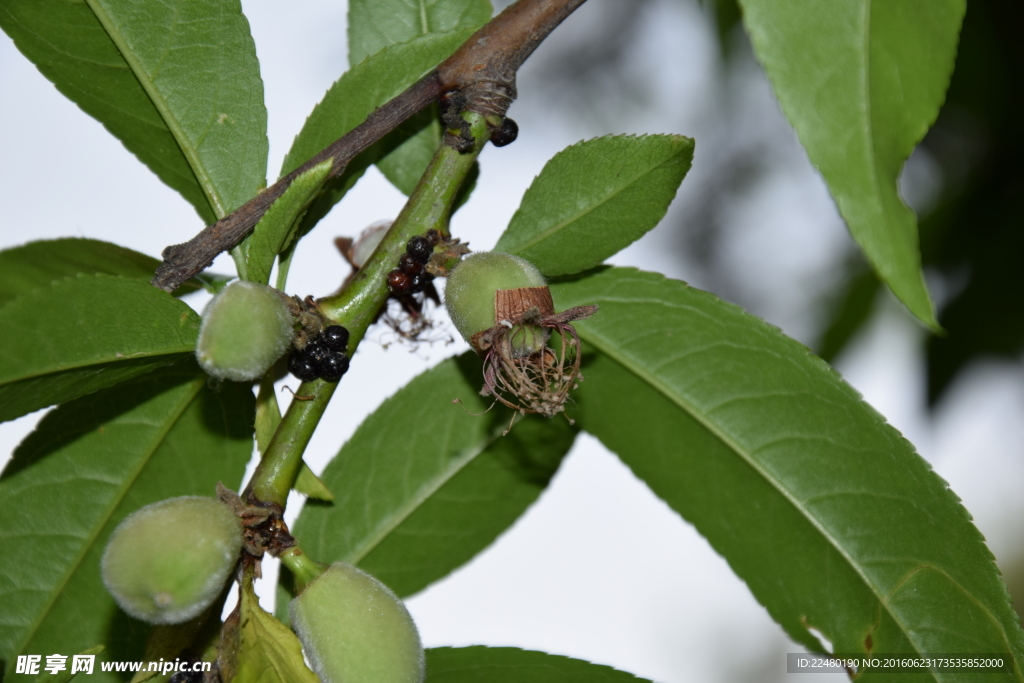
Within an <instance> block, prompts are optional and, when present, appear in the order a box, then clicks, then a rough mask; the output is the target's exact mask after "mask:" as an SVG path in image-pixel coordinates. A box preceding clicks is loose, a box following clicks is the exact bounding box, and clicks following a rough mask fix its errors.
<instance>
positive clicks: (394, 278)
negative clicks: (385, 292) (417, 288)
mask: <svg viewBox="0 0 1024 683" xmlns="http://www.w3.org/2000/svg"><path fill="white" fill-rule="evenodd" d="M411 286H412V278H411V277H409V276H408V275H406V274H405V273H403V272H402V271H400V270H399V269H398V268H395V269H394V270H392V271H391V272H390V273H388V287H389V288H390V289H391V292H392V293H393V294H405V293H406V292H408V291H409V288H410V287H411Z"/></svg>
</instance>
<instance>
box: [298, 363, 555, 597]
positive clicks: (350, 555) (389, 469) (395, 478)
mask: <svg viewBox="0 0 1024 683" xmlns="http://www.w3.org/2000/svg"><path fill="white" fill-rule="evenodd" d="M479 390H480V361H479V360H477V358H476V357H475V356H472V355H470V354H467V355H465V356H461V357H459V358H458V359H453V360H446V361H444V362H443V363H441V364H440V365H438V366H437V367H435V368H434V369H432V370H429V371H428V372H425V373H423V374H422V375H420V376H419V377H417V378H416V379H414V380H413V381H412V382H411V383H409V384H408V385H407V386H405V387H404V388H403V389H401V390H400V391H399V392H398V393H397V394H395V395H394V396H392V397H391V398H389V399H388V400H387V401H385V402H384V404H383V405H381V407H380V408H378V409H377V411H376V412H374V413H373V414H372V415H371V416H370V417H369V418H367V419H366V421H365V422H363V424H362V425H360V427H359V429H358V430H357V431H356V433H355V434H354V435H353V436H352V438H351V439H349V441H348V443H346V444H345V446H344V447H343V448H342V449H341V452H340V453H338V455H337V457H336V458H335V459H334V460H333V461H331V463H330V464H329V465H328V466H327V469H326V470H325V471H324V473H323V475H322V477H323V481H324V483H325V484H326V485H327V487H328V488H330V489H331V491H333V492H334V496H335V499H334V502H333V503H330V504H328V503H319V502H314V501H310V502H309V503H307V504H306V507H305V508H304V509H303V511H302V514H301V515H300V516H299V520H298V522H297V523H296V525H295V534H296V536H297V537H298V538H301V539H302V546H303V548H304V549H305V550H306V552H308V553H309V555H310V556H311V557H314V558H316V559H317V560H318V561H320V562H336V561H339V560H343V561H345V562H350V563H352V564H358V565H359V566H360V567H362V568H363V569H365V570H366V571H368V572H370V573H371V574H373V575H374V576H376V577H378V578H379V579H380V580H382V581H383V582H384V583H386V584H387V585H388V586H390V587H391V588H392V589H393V590H394V591H395V592H397V593H398V594H399V595H409V594H411V593H415V592H416V591H418V590H420V589H422V588H424V587H426V586H427V585H429V584H430V583H431V582H433V581H436V580H437V579H439V578H441V577H443V576H445V575H446V574H448V573H449V572H450V571H452V570H453V569H455V568H456V567H458V566H459V565H461V564H463V563H465V562H467V561H468V560H469V559H471V558H472V557H473V556H474V555H475V554H476V553H478V552H480V551H481V550H483V549H484V548H485V547H487V546H488V545H489V544H490V543H491V542H492V541H493V540H494V539H495V538H496V537H497V536H498V534H500V533H501V532H502V531H504V530H505V529H507V528H508V527H509V526H510V525H511V524H512V523H513V522H514V521H515V520H516V519H518V518H519V516H520V515H521V514H522V513H523V512H524V511H525V510H526V508H527V507H529V506H530V504H531V503H533V501H535V500H536V499H537V496H538V495H540V492H541V491H543V490H544V487H545V486H546V485H547V483H548V481H549V480H550V479H551V476H552V475H553V474H554V472H555V470H556V469H557V468H558V465H559V463H560V462H561V459H562V456H564V455H565V453H566V452H567V451H568V450H569V447H570V446H571V445H572V442H573V439H574V438H575V430H573V429H572V428H571V427H570V426H569V425H568V423H567V422H566V421H565V420H544V419H541V418H537V417H529V418H526V419H522V420H521V421H519V422H517V423H516V424H515V425H514V426H513V427H512V430H511V432H510V433H509V434H508V436H505V437H502V433H503V432H504V431H505V430H506V429H508V426H509V420H510V419H511V414H510V413H508V412H507V411H504V410H502V411H499V410H497V409H495V410H493V411H492V412H490V413H487V414H486V415H481V414H480V413H484V411H486V410H487V408H488V405H489V403H488V402H486V401H484V400H483V399H482V398H481V397H480V396H479V394H478V392H479ZM455 399H459V400H461V402H462V404H461V405H453V403H452V401H453V400H455Z"/></svg>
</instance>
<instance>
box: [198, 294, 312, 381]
mask: <svg viewBox="0 0 1024 683" xmlns="http://www.w3.org/2000/svg"><path fill="white" fill-rule="evenodd" d="M293 324H294V317H293V316H292V314H291V311H290V310H289V308H288V304H287V300H286V298H285V297H284V296H282V295H281V294H280V292H278V291H277V290H276V289H274V288H272V287H267V286H266V285H261V284H259V283H258V282H244V281H238V282H232V283H231V284H230V285H228V286H227V287H225V288H224V289H223V290H221V292H220V293H218V294H217V296H215V297H214V298H213V300H212V301H210V303H209V304H208V305H207V306H206V309H205V310H204V311H203V324H202V326H201V327H200V328H199V339H198V341H197V342H196V359H197V360H198V361H199V364H200V365H201V366H202V367H203V370H206V372H207V373H209V374H210V375H212V376H213V377H216V378H217V379H230V380H234V381H236V382H249V381H252V380H254V379H259V377H261V376H262V375H263V373H265V372H266V371H267V369H268V368H269V367H270V366H271V365H273V363H274V361H276V360H277V359H278V358H280V357H281V356H282V355H284V352H285V351H286V350H287V349H288V347H289V345H290V344H291V340H292V336H293Z"/></svg>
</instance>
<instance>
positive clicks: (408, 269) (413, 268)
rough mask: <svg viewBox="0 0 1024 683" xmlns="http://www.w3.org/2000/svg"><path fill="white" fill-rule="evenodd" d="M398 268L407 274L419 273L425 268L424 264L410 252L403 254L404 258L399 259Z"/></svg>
mask: <svg viewBox="0 0 1024 683" xmlns="http://www.w3.org/2000/svg"><path fill="white" fill-rule="evenodd" d="M398 269H399V270H400V271H402V272H403V273H405V274H406V275H418V274H419V272H420V271H421V270H423V264H422V263H420V262H419V261H417V260H416V259H414V258H413V257H412V256H410V255H409V254H402V258H400V259H398Z"/></svg>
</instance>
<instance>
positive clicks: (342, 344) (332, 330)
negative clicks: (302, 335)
mask: <svg viewBox="0 0 1024 683" xmlns="http://www.w3.org/2000/svg"><path fill="white" fill-rule="evenodd" d="M320 339H321V340H322V341H323V343H324V345H325V346H326V347H327V348H328V349H330V350H331V351H344V350H345V348H346V347H347V346H348V330H346V329H345V328H344V327H342V326H341V325H328V326H327V327H325V328H324V331H323V334H321V335H320Z"/></svg>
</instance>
